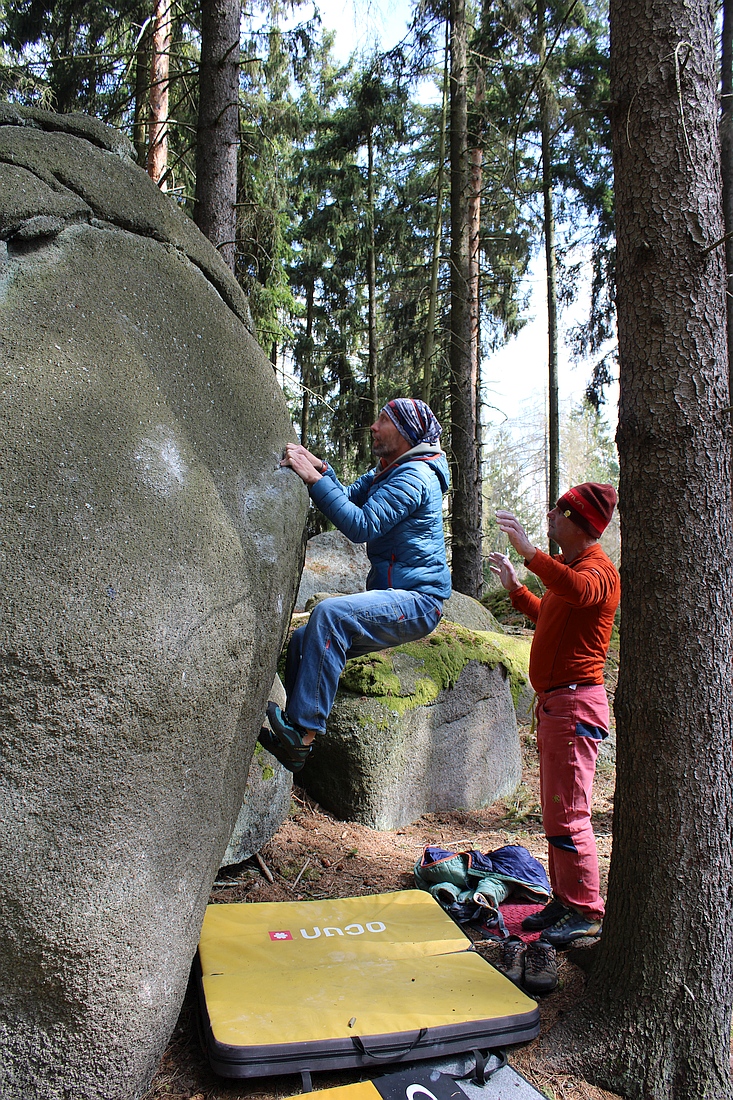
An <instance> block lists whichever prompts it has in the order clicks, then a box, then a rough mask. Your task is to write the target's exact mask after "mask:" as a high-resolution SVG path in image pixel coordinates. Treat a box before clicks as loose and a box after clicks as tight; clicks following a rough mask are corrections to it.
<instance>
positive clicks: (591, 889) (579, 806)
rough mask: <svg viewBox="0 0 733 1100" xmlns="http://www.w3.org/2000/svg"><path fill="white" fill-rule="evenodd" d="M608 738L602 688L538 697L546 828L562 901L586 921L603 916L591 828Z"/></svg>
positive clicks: (553, 873) (554, 884)
mask: <svg viewBox="0 0 733 1100" xmlns="http://www.w3.org/2000/svg"><path fill="white" fill-rule="evenodd" d="M607 733H608V698H607V696H606V691H605V688H603V687H602V686H598V687H596V686H591V687H577V688H575V689H574V690H573V689H572V688H558V689H557V690H556V691H546V692H540V693H539V695H538V697H537V747H538V749H539V754H540V798H541V802H542V824H543V826H544V830H545V836H546V837H547V840H548V842H549V857H550V859H549V864H550V868H549V869H550V882H551V883H552V889H553V892H554V894H555V896H556V897H557V898H559V900H560V901H562V902H564V903H565V905H569V906H571V908H573V909H577V910H578V911H579V912H581V913H583V914H584V915H585V916H587V917H591V918H593V919H600V918H602V917H603V913H604V905H603V899H602V898H601V896H600V894H599V892H598V890H599V880H598V853H597V850H596V838H595V837H594V835H593V828H592V826H591V819H590V812H591V797H592V793H593V776H594V775H595V770H596V757H597V756H598V746H599V744H600V741H601V739H602V738H603V737H604V736H605V735H606V734H607Z"/></svg>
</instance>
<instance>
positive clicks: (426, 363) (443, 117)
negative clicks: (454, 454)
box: [421, 20, 450, 405]
mask: <svg viewBox="0 0 733 1100" xmlns="http://www.w3.org/2000/svg"><path fill="white" fill-rule="evenodd" d="M449 26H450V24H449V21H448V20H446V23H445V55H444V56H445V60H444V63H443V102H442V107H441V112H440V141H439V145H438V179H437V184H436V188H435V224H434V227H433V253H432V256H431V259H430V291H429V298H428V319H427V322H426V324H425V343H424V345H423V374H422V387H421V392H422V399H423V401H425V402H426V403H427V404H428V405H429V404H430V399H431V397H432V389H433V356H434V354H435V318H436V316H437V313H438V276H439V274H440V243H441V238H442V228H443V183H444V180H445V132H446V122H447V119H448V60H449V56H450V54H449V37H448V31H449Z"/></svg>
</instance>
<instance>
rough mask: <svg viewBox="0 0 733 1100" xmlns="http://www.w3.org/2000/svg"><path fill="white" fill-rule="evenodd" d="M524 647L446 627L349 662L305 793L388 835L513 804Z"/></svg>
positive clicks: (308, 770) (304, 777)
mask: <svg viewBox="0 0 733 1100" xmlns="http://www.w3.org/2000/svg"><path fill="white" fill-rule="evenodd" d="M524 641H525V640H524V639H521V638H512V637H507V636H505V635H501V634H494V633H491V632H489V631H472V630H467V629H466V628H465V627H461V626H458V625H457V624H456V623H451V622H445V621H444V622H441V624H440V625H439V626H438V628H437V629H436V630H435V631H434V632H433V633H432V634H430V635H429V636H428V637H427V638H424V639H422V640H421V641H418V642H410V643H409V644H407V645H403V646H397V647H396V648H394V649H390V650H384V651H382V652H379V653H373V654H368V655H367V656H365V657H357V658H354V659H352V660H351V661H348V662H347V664H346V668H345V669H344V672H343V675H342V677H341V685H340V688H339V691H338V694H337V696H336V702H335V704H334V708H333V710H332V712H331V716H330V718H329V722H328V729H327V732H326V733H325V734H324V735H323V736H321V737H318V738H317V739H316V744H315V747H314V750H313V752H312V754H311V756H310V758H309V762H308V764H307V765H306V767H305V769H304V770H303V772H302V773H301V782H302V784H303V786H304V787H305V789H306V790H307V791H308V792H309V793H310V794H312V795H313V796H314V797H315V798H317V799H318V801H319V802H320V803H321V804H322V805H323V806H325V807H326V808H327V809H329V810H331V811H332V812H333V813H335V814H336V815H337V816H338V817H341V818H343V819H345V820H350V821H359V822H361V823H362V824H365V825H370V826H372V827H373V828H379V829H391V828H397V827H399V826H401V825H405V824H407V823H409V822H411V821H414V820H415V819H416V818H418V817H420V816H421V815H422V814H424V813H428V812H432V811H439V810H457V809H478V808H480V807H483V806H486V805H489V804H490V803H491V802H493V801H495V800H497V799H499V798H505V797H507V796H508V795H509V794H511V793H512V792H513V791H514V790H515V789H516V787H517V785H518V783H519V781H520V779H521V756H520V749H519V736H518V731H517V722H516V715H515V710H514V696H515V695H516V696H517V698H518V697H519V694H520V692H521V691H522V689H523V687H524V685H525V684H526V652H525V650H526V648H527V647H526V646H523V645H522V643H523V642H524Z"/></svg>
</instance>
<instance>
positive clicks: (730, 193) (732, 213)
mask: <svg viewBox="0 0 733 1100" xmlns="http://www.w3.org/2000/svg"><path fill="white" fill-rule="evenodd" d="M720 57H721V63H720V96H721V114H720V167H721V174H722V177H723V226H724V229H725V234H726V238H727V239H726V242H725V269H726V289H727V294H726V296H725V301H726V322H727V327H728V379H729V384H730V388H731V392H732V393H733V0H723V33H722V35H721V49H720Z"/></svg>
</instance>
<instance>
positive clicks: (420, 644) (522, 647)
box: [340, 619, 531, 713]
mask: <svg viewBox="0 0 733 1100" xmlns="http://www.w3.org/2000/svg"><path fill="white" fill-rule="evenodd" d="M530 643H531V639H530V638H525V637H517V636H515V635H511V634H496V633H494V632H491V631H487V630H468V629H467V628H466V627H463V626H459V625H458V623H454V622H449V621H446V620H445V619H444V620H443V621H442V622H440V623H439V625H438V627H437V628H436V629H435V630H434V631H433V632H432V634H429V635H428V636H427V638H421V639H420V641H417V642H409V643H408V644H407V645H401V646H396V647H395V648H394V649H386V650H381V651H380V652H378V653H368V654H366V656H364V657H354V658H352V660H350V661H347V662H346V667H345V669H344V671H343V673H342V675H341V681H340V687H341V689H342V690H344V691H350V692H351V693H352V694H354V695H367V696H369V697H370V698H374V699H379V700H382V701H384V702H385V703H388V704H389V705H390V706H393V707H394V708H395V709H396V710H397V711H398V712H400V713H404V712H405V711H406V710H412V709H414V708H415V707H418V706H426V705H428V704H429V703H432V702H434V701H435V700H436V699H437V698H438V695H439V694H440V692H441V691H445V689H446V688H451V687H454V686H455V684H456V683H457V681H458V678H459V676H460V675H461V672H462V671H463V669H464V668H465V667H466V665H467V664H468V662H469V661H478V663H479V664H481V665H486V666H487V667H489V668H496V667H497V666H498V665H502V666H503V667H504V669H505V670H506V672H507V673H508V675H509V682H510V686H511V694H512V699H513V700H514V703H515V705H516V703H517V701H518V700H519V698H520V695H521V693H522V691H524V689H525V688H526V686H527V684H528V683H529V648H530ZM406 658H407V660H406Z"/></svg>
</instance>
